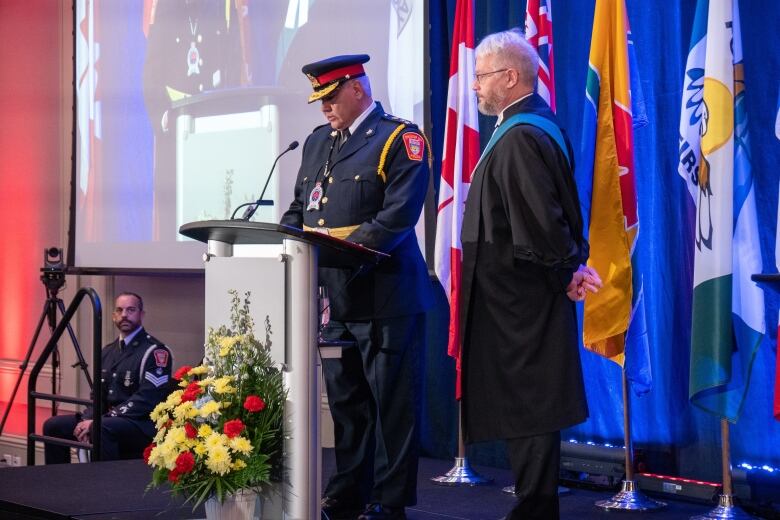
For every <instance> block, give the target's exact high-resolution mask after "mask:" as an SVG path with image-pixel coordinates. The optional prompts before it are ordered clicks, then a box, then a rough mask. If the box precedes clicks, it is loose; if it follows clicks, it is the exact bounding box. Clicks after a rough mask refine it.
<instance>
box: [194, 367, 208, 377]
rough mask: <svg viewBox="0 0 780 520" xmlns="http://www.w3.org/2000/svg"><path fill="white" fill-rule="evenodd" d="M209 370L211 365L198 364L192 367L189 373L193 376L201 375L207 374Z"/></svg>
mask: <svg viewBox="0 0 780 520" xmlns="http://www.w3.org/2000/svg"><path fill="white" fill-rule="evenodd" d="M208 371H209V367H207V366H206V365H198V366H196V367H195V368H192V369H190V372H189V375H191V376H199V375H201V374H205V373H206V372H208Z"/></svg>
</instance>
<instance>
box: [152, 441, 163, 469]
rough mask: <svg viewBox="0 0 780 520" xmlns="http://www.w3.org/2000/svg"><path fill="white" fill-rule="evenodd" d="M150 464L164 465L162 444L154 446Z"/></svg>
mask: <svg viewBox="0 0 780 520" xmlns="http://www.w3.org/2000/svg"><path fill="white" fill-rule="evenodd" d="M149 465H150V466H156V467H161V466H163V448H162V446H160V445H157V446H155V447H154V448H152V451H151V453H149Z"/></svg>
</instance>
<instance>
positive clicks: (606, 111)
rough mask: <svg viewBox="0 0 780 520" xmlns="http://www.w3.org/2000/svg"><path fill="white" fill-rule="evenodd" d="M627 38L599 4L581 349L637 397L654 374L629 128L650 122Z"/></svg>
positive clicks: (613, 0) (618, 0) (585, 175)
mask: <svg viewBox="0 0 780 520" xmlns="http://www.w3.org/2000/svg"><path fill="white" fill-rule="evenodd" d="M630 35H631V32H630V29H629V24H628V15H627V13H626V7H625V2H624V0H597V1H596V12H595V15H594V19H593V31H592V36H591V46H590V58H589V63H588V77H587V85H586V102H585V113H584V121H583V131H582V154H581V156H582V161H581V168H580V169H579V172H578V173H577V184H578V189H579V191H580V200H581V201H583V214H584V215H583V216H584V218H585V220H586V222H587V223H588V226H589V227H588V239H589V241H590V259H589V261H588V263H589V264H590V265H591V266H592V267H594V268H595V269H596V270H597V271H598V272H599V273H600V274H601V277H602V280H603V282H604V285H603V287H602V289H601V290H600V291H599V292H598V293H595V294H592V295H589V296H588V298H586V299H585V309H584V317H583V343H584V345H585V348H587V349H588V350H590V351H592V352H595V353H596V354H599V355H601V356H603V357H605V358H607V359H609V360H611V361H614V362H615V363H617V364H619V365H620V366H621V367H623V369H624V371H625V374H626V377H627V378H628V380H629V381H630V382H631V384H632V388H633V389H634V392H635V393H637V394H642V393H644V392H647V391H648V390H650V387H651V385H652V374H651V370H650V356H649V347H648V340H647V327H646V321H645V312H644V294H643V289H642V277H641V275H640V273H639V270H638V269H637V268H636V266H635V265H634V263H635V259H636V257H635V251H636V245H637V238H638V236H639V210H638V205H637V191H636V171H635V161H634V127H635V126H641V125H642V124H644V123H646V122H647V118H646V116H645V114H644V112H643V111H642V110H639V108H640V107H644V102H643V101H642V100H641V99H639V97H637V98H636V99H634V94H637V93H638V92H639V91H640V90H639V88H638V81H637V80H638V74H637V73H636V72H635V71H634V74H632V73H631V72H632V71H631V70H630V69H631V66H632V65H633V61H634V60H633V45H630V43H631V36H630ZM632 79H634V80H635V81H637V86H636V87H634V85H632ZM634 111H636V113H634Z"/></svg>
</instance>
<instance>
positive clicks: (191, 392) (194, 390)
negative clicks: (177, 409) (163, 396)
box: [181, 383, 203, 403]
mask: <svg viewBox="0 0 780 520" xmlns="http://www.w3.org/2000/svg"><path fill="white" fill-rule="evenodd" d="M202 393H203V389H202V388H201V387H200V385H199V384H198V383H190V384H188V385H187V388H185V389H184V393H183V394H181V402H182V403H186V402H187V401H194V400H195V399H197V398H198V396H199V395H200V394H202Z"/></svg>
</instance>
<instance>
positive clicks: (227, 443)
mask: <svg viewBox="0 0 780 520" xmlns="http://www.w3.org/2000/svg"><path fill="white" fill-rule="evenodd" d="M230 294H231V297H232V301H231V313H230V315H231V318H230V319H231V326H230V327H229V328H228V327H226V326H224V325H223V326H221V327H219V328H218V329H217V330H214V329H212V328H209V331H208V338H207V340H206V346H205V347H206V357H205V358H204V362H203V364H201V365H199V366H196V367H190V366H183V367H181V368H180V369H179V370H178V371H177V372H176V374H175V375H174V379H176V380H178V381H179V387H180V388H179V389H177V390H174V391H173V392H172V393H171V394H170V395H169V396H168V398H167V399H166V400H165V401H164V402H162V403H160V404H159V405H157V407H156V408H155V409H154V410H153V411H152V413H151V419H152V420H153V421H154V422H155V425H156V429H157V434H156V435H155V437H154V440H153V442H152V444H150V445H149V446H148V447H147V448H146V450H145V451H144V460H145V461H146V463H147V464H148V465H150V466H151V467H152V468H154V472H153V475H152V482H151V483H150V485H149V486H150V487H157V486H160V485H161V484H163V483H164V482H168V483H169V484H170V486H171V488H172V491H173V493H174V494H179V493H181V494H184V495H185V496H186V497H187V501H193V502H194V506H193V507H197V506H198V505H199V504H200V503H201V502H203V501H204V500H206V499H209V498H216V499H217V500H219V502H223V501H224V499H225V497H226V496H228V495H230V494H234V493H236V492H237V491H238V490H242V489H249V488H254V489H258V488H259V487H260V485H261V484H265V483H268V482H270V480H271V477H272V474H273V475H277V474H281V457H282V442H283V433H282V419H283V409H284V400H285V397H286V393H285V390H284V387H283V384H282V374H281V371H280V370H279V368H278V367H276V366H275V365H274V363H273V361H272V359H271V354H270V347H271V339H270V336H271V325H270V323H269V320H268V318H267V317H266V322H265V332H266V337H265V343H262V342H260V341H258V340H257V338H255V336H254V324H253V321H252V318H251V316H250V315H249V296H250V293H249V292H247V293H245V295H244V299H243V301H242V300H241V299H240V298H239V296H238V293H237V292H236V291H235V290H232V291H230Z"/></svg>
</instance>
